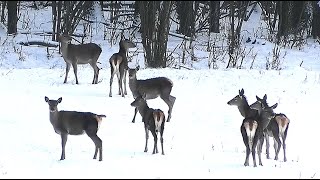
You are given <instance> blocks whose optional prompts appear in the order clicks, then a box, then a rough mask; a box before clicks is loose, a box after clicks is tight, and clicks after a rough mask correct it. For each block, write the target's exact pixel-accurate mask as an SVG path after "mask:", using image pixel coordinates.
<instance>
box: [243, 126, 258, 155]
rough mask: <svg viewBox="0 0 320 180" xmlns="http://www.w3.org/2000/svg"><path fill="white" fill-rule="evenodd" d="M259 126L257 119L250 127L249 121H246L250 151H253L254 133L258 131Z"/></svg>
mask: <svg viewBox="0 0 320 180" xmlns="http://www.w3.org/2000/svg"><path fill="white" fill-rule="evenodd" d="M257 127H258V123H257V121H253V124H252V127H250V123H249V122H245V123H244V128H245V129H246V132H247V136H248V141H249V148H250V151H252V146H253V139H254V135H255V133H256V130H257Z"/></svg>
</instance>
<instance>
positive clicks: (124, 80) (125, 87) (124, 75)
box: [123, 69, 127, 95]
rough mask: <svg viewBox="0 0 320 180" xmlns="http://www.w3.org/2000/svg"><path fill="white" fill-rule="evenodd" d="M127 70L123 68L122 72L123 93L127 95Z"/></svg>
mask: <svg viewBox="0 0 320 180" xmlns="http://www.w3.org/2000/svg"><path fill="white" fill-rule="evenodd" d="M126 77H127V70H126V69H125V70H124V72H123V86H124V94H125V95H127V85H126V84H127V78H126Z"/></svg>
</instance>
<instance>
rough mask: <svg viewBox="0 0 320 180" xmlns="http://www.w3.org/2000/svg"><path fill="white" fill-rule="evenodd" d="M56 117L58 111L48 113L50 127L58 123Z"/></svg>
mask: <svg viewBox="0 0 320 180" xmlns="http://www.w3.org/2000/svg"><path fill="white" fill-rule="evenodd" d="M58 115H59V111H58V110H57V111H54V112H51V111H50V122H51V124H52V125H55V124H56V123H57V121H58Z"/></svg>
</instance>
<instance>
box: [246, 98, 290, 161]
mask: <svg viewBox="0 0 320 180" xmlns="http://www.w3.org/2000/svg"><path fill="white" fill-rule="evenodd" d="M256 98H257V101H256V102H255V103H253V104H252V105H251V106H250V107H252V108H255V109H257V110H258V111H262V110H263V109H265V107H267V106H268V104H267V95H265V96H264V97H263V99H261V98H259V97H258V96H257V97H256ZM289 123H290V120H289V118H288V117H287V116H286V115H285V114H283V113H277V114H276V115H275V117H274V118H273V119H271V120H270V122H269V124H268V126H267V128H266V130H265V138H266V154H267V158H268V159H270V156H269V147H270V141H269V136H270V137H273V139H274V150H275V157H274V160H278V155H279V151H280V148H281V140H280V137H281V139H282V147H283V161H284V162H286V161H287V156H286V138H287V133H288V129H289Z"/></svg>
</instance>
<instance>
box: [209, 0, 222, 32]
mask: <svg viewBox="0 0 320 180" xmlns="http://www.w3.org/2000/svg"><path fill="white" fill-rule="evenodd" d="M219 19H220V1H210V32H214V33H219V32H220V30H219V27H220V26H219Z"/></svg>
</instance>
